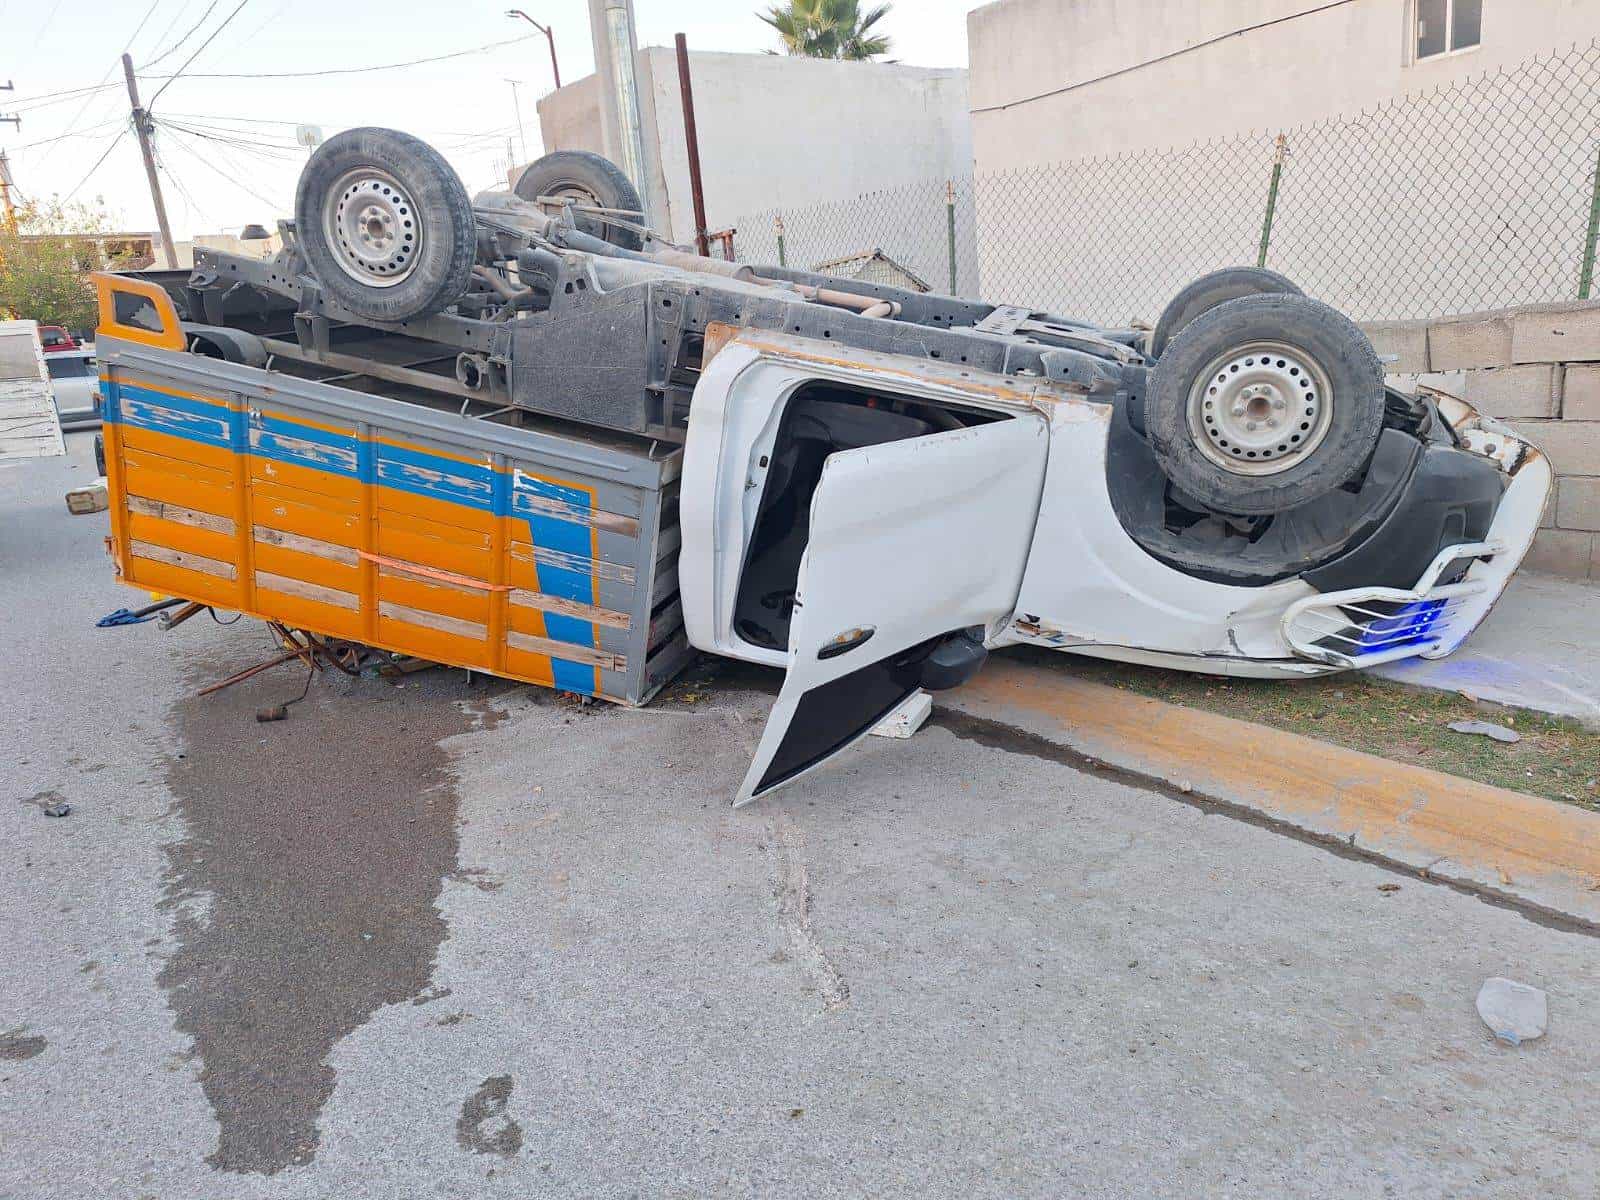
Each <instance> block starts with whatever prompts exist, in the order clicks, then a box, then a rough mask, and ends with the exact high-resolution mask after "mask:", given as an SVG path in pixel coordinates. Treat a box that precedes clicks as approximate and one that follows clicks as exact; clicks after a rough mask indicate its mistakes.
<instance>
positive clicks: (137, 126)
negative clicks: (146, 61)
mask: <svg viewBox="0 0 1600 1200" xmlns="http://www.w3.org/2000/svg"><path fill="white" fill-rule="evenodd" d="M122 73H123V74H124V75H126V76H127V77H128V103H130V104H131V105H133V131H134V132H135V133H137V134H138V135H139V152H140V153H141V154H143V155H144V174H145V178H146V179H148V180H149V181H150V199H151V200H153V201H154V202H155V206H156V224H157V225H158V226H159V227H160V229H161V252H162V253H163V254H165V255H166V258H167V270H169V271H175V270H177V269H178V255H177V253H176V251H175V250H174V248H173V245H172V226H171V225H170V224H168V223H167V203H166V201H165V200H163V199H162V198H161V179H160V177H159V176H158V175H157V174H156V156H155V154H154V153H153V152H152V151H151V149H150V129H151V126H152V125H153V124H154V122H152V121H151V120H150V114H149V113H148V112H146V111H145V110H144V107H143V106H142V105H141V104H140V103H139V85H138V83H137V82H135V81H134V78H133V56H132V55H131V54H124V55H123V56H122Z"/></svg>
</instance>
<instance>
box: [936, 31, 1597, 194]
mask: <svg viewBox="0 0 1600 1200" xmlns="http://www.w3.org/2000/svg"><path fill="white" fill-rule="evenodd" d="M1597 35H1600V3H1597V2H1596V0H1344V2H1343V3H1329V0H997V2H996V3H994V4H988V5H985V6H984V7H982V8H979V9H976V10H974V11H973V12H972V13H971V14H970V15H969V16H968V18H967V38H968V55H969V65H970V68H971V89H972V122H973V133H974V139H973V140H974V149H975V151H976V161H977V169H978V171H979V172H980V173H988V172H992V171H1003V170H1007V169H1010V168H1013V167H1017V166H1020V165H1023V164H1027V163H1042V162H1059V161H1062V160H1064V159H1078V158H1089V157H1093V156H1095V155H1101V154H1113V153H1126V152H1129V151H1136V150H1141V149H1152V148H1165V147H1171V146H1182V145H1187V144H1190V143H1193V142H1196V141H1202V142H1203V141H1206V140H1208V139H1211V138H1218V137H1231V136H1233V135H1235V134H1238V133H1243V132H1245V131H1247V130H1252V129H1254V130H1271V131H1276V130H1279V129H1284V128H1289V127H1293V126H1296V125H1303V124H1307V123H1309V122H1314V121H1320V120H1323V119H1325V118H1327V117H1332V116H1338V115H1344V114H1354V113H1359V112H1361V111H1363V110H1365V109H1370V108H1372V107H1373V106H1375V105H1378V104H1381V103H1383V102H1385V101H1389V100H1394V99H1396V98H1397V97H1400V96H1403V95H1406V94H1408V93H1412V92H1417V91H1421V90H1423V89H1427V88H1433V87H1438V86H1440V85H1448V84H1451V83H1454V82H1456V81H1459V80H1461V79H1463V78H1466V77H1468V76H1471V75H1477V74H1481V73H1483V72H1487V71H1494V70H1498V69H1500V68H1502V67H1508V66H1512V65H1514V64H1517V63H1520V62H1523V61H1524V60H1526V59H1528V58H1531V57H1534V56H1537V55H1541V54H1546V53H1549V52H1550V51H1552V50H1554V49H1555V48H1557V47H1564V46H1570V45H1572V44H1573V43H1574V42H1579V41H1585V42H1586V41H1588V40H1589V39H1591V38H1593V37H1595V36H1597ZM1452 41H1454V42H1455V43H1457V44H1456V45H1455V46H1454V47H1452V45H1451V42H1452Z"/></svg>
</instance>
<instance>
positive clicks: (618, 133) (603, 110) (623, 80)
mask: <svg viewBox="0 0 1600 1200" xmlns="http://www.w3.org/2000/svg"><path fill="white" fill-rule="evenodd" d="M589 33H590V36H591V37H592V38H593V40H594V63H595V74H597V75H598V76H599V77H600V128H601V132H602V134H603V136H604V139H605V150H606V154H607V156H608V157H610V158H613V159H615V160H616V162H617V164H618V165H619V166H620V167H621V168H622V172H623V174H624V175H626V176H627V177H628V178H629V179H631V180H633V186H634V187H636V188H638V189H639V198H640V200H641V202H642V203H643V204H644V211H645V224H647V225H648V224H649V223H650V219H651V217H652V215H654V214H653V212H652V209H653V207H654V206H653V205H652V204H651V199H650V194H651V191H652V189H651V187H650V176H649V171H648V164H647V162H646V160H645V153H644V134H643V123H642V122H641V121H640V118H639V84H638V80H637V78H636V77H635V74H634V69H633V64H634V57H635V55H637V54H638V49H639V48H638V45H637V44H636V43H635V41H634V34H633V0H589Z"/></svg>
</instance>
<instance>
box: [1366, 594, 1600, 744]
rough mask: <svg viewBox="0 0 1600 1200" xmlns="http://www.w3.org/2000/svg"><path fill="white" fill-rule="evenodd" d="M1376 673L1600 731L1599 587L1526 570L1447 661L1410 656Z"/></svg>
mask: <svg viewBox="0 0 1600 1200" xmlns="http://www.w3.org/2000/svg"><path fill="white" fill-rule="evenodd" d="M1374 673H1375V674H1377V675H1381V676H1383V677H1385V678H1387V679H1394V680H1398V681H1399V682H1401V683H1409V684H1415V685H1417V686H1419V687H1431V688H1440V689H1444V690H1447V691H1462V692H1469V693H1471V694H1472V695H1473V696H1476V697H1477V698H1478V699H1480V700H1492V701H1494V702H1496V703H1499V704H1513V705H1516V706H1517V707H1519V708H1532V709H1537V710H1538V711H1540V712H1549V713H1557V714H1560V715H1562V716H1568V717H1576V718H1578V719H1579V720H1581V721H1583V722H1584V723H1585V724H1586V725H1591V726H1600V589H1596V588H1595V587H1594V586H1593V585H1592V584H1585V583H1573V582H1571V581H1569V580H1565V579H1556V578H1554V577H1552V576H1549V575H1537V574H1532V573H1530V572H1527V571H1524V572H1522V573H1520V574H1518V575H1517V576H1516V577H1515V578H1513V579H1512V581H1511V584H1510V586H1509V587H1508V588H1507V589H1506V593H1505V595H1504V596H1502V597H1501V598H1500V602H1499V603H1498V604H1497V605H1495V608H1494V611H1493V612H1491V613H1490V614H1489V617H1488V619H1487V620H1485V621H1484V623H1483V625H1482V626H1480V627H1479V629H1478V630H1477V632H1475V633H1474V634H1473V635H1472V636H1471V637H1470V638H1468V639H1467V643H1466V645H1464V646H1462V647H1461V649H1460V650H1457V651H1456V652H1455V653H1454V654H1452V655H1451V656H1450V657H1449V658H1441V659H1434V660H1427V659H1419V658H1414V659H1406V660H1403V661H1401V662H1396V663H1390V664H1388V665H1387V666H1382V667H1377V668H1375V669H1374Z"/></svg>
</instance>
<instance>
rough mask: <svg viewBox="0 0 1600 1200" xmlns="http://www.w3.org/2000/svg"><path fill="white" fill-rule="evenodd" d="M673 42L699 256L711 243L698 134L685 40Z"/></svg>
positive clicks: (707, 255)
mask: <svg viewBox="0 0 1600 1200" xmlns="http://www.w3.org/2000/svg"><path fill="white" fill-rule="evenodd" d="M673 41H674V42H675V43H676V45H677V48H678V91H679V93H680V94H681V95H682V97H683V135H684V139H685V140H686V141H687V142H688V148H689V195H690V197H691V198H692V199H693V201H694V248H695V252H696V253H697V254H699V255H700V257H701V258H710V257H711V242H710V239H708V238H707V236H706V193H705V186H704V184H703V183H702V182H701V179H700V134H699V131H698V130H697V129H696V128H695V123H694V85H693V84H692V83H690V81H689V43H688V41H687V40H686V39H685V38H684V36H683V34H681V33H680V34H677V35H675V36H674V38H673ZM728 257H730V258H731V257H732V255H729V256H728Z"/></svg>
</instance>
